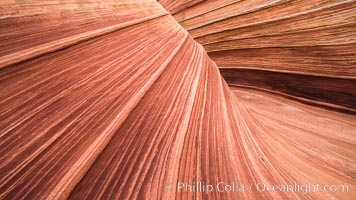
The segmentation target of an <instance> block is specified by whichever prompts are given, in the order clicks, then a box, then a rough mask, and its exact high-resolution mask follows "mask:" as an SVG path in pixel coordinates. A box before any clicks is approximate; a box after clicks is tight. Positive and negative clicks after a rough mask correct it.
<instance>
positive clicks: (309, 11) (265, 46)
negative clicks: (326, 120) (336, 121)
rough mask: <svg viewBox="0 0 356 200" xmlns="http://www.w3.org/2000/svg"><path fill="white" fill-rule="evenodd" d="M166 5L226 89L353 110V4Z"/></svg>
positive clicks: (166, 1)
mask: <svg viewBox="0 0 356 200" xmlns="http://www.w3.org/2000/svg"><path fill="white" fill-rule="evenodd" d="M160 2H161V3H162V5H163V6H165V7H166V8H167V9H168V10H170V11H171V12H172V13H173V14H174V17H175V18H176V19H177V21H178V22H179V23H180V24H181V25H182V26H183V27H184V28H185V29H187V30H188V31H189V33H190V34H191V35H192V36H193V38H195V40H196V41H197V42H199V43H201V44H202V45H203V46H204V47H205V49H206V51H207V52H208V54H209V57H210V58H212V59H213V60H214V61H215V62H216V64H217V65H218V67H219V68H220V71H221V72H222V75H223V76H224V78H225V79H226V81H227V83H228V84H230V85H235V86H243V87H249V88H255V89H261V90H267V91H272V92H275V93H278V94H282V95H285V96H288V97H291V98H295V99H298V100H301V101H304V102H307V103H311V104H313V105H320V106H324V107H325V106H326V107H329V108H331V109H338V110H341V111H343V112H353V113H354V112H355V96H356V90H355V89H353V86H354V85H356V67H355V66H356V59H355V58H356V53H355V52H356V34H355V32H356V24H355V19H356V3H355V1H354V0H351V1H348V0H342V1H340V0H337V1H335V0H326V1H324V0H312V1H305V0H287V1H285V0H267V1H266V0H257V1H252V0H242V1H241V0H219V1H209V0H207V1H187V0H181V1H171V0H160ZM336 96H337V98H335V97H336Z"/></svg>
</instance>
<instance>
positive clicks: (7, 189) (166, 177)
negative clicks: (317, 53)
mask: <svg viewBox="0 0 356 200" xmlns="http://www.w3.org/2000/svg"><path fill="white" fill-rule="evenodd" d="M199 2H200V1H190V2H189V3H188V4H185V3H184V2H182V1H175V2H174V3H172V2H171V3H170V4H169V6H170V7H167V5H168V4H164V2H161V3H162V4H163V5H164V6H166V8H167V9H170V8H172V9H175V12H176V13H177V14H176V15H175V17H176V18H177V19H178V16H179V13H181V12H179V11H180V10H182V9H183V10H184V9H186V11H187V12H188V11H189V8H191V9H194V7H192V6H193V5H194V4H196V5H200V4H197V3H199ZM214 2H215V1H204V2H202V3H201V4H202V5H205V6H206V8H214V7H216V4H215V3H214ZM221 2H225V3H226V4H229V2H230V3H231V5H233V4H234V3H233V1H221ZM246 2H247V1H246ZM166 3H169V2H166ZM342 5H343V4H342ZM0 6H1V7H0V13H1V17H0V56H1V57H0V85H1V87H0V97H1V98H0V138H1V139H0V199H64V198H68V199H176V198H177V199H203V198H204V199H205V198H209V199H236V198H245V199H266V198H267V199H286V198H301V199H310V198H330V199H332V198H337V199H351V198H352V197H353V196H354V195H355V185H356V182H355V174H356V172H355V169H356V168H355V167H356V157H355V144H356V141H355V132H356V127H355V122H356V118H355V116H354V115H348V114H342V113H338V112H334V111H330V110H325V109H321V108H315V107H312V106H309V105H305V104H301V103H298V102H295V101H292V100H288V99H285V98H283V97H281V96H277V95H272V94H270V93H266V92H262V91H256V90H251V89H241V88H240V87H233V86H231V88H230V87H229V86H228V85H227V84H226V82H225V80H224V79H223V78H222V76H221V75H220V72H219V69H218V67H217V66H216V64H215V63H214V62H213V61H212V60H211V59H210V58H209V56H208V54H207V53H206V52H205V50H204V48H203V47H202V46H201V45H200V44H198V43H196V42H195V41H194V40H193V39H192V38H191V37H190V36H189V34H188V32H187V31H186V30H184V29H183V28H182V27H181V26H180V25H179V24H178V23H177V22H176V20H175V19H174V18H173V17H172V16H171V15H170V14H169V13H168V12H167V11H166V10H165V9H164V8H163V7H162V6H161V5H160V4H158V3H157V2H156V1H150V0H123V1H119V2H118V1H109V0H108V1H101V0H87V1H85V2H84V1H83V2H82V1H74V0H72V1H65V2H62V1H45V2H43V1H31V0H28V1H21V2H18V3H14V2H13V1H2V2H1V3H0ZM251 6H252V5H251ZM218 7H219V6H218ZM227 8H228V6H227ZM347 8H348V7H347ZM231 9H235V7H231ZM198 11H199V10H198ZM200 12H201V10H200ZM172 13H174V12H172ZM206 19H209V18H206ZM178 21H179V20H178ZM192 35H193V36H194V37H196V35H195V34H193V33H192ZM350 38H351V39H352V37H351V36H350ZM198 41H199V40H198ZM205 46H206V45H205ZM350 48H353V47H350ZM207 49H208V48H207ZM264 50H266V49H264ZM208 51H209V50H208ZM234 51H235V50H234ZM209 54H211V53H209ZM215 59H216V58H215ZM218 63H219V62H218ZM345 63H346V62H345ZM220 64H221V63H220ZM292 68H293V67H291V68H288V70H289V69H292ZM295 69H299V68H298V67H295ZM310 70H313V69H310ZM352 70H353V69H352V68H350V69H349V70H347V68H345V74H347V73H346V72H348V75H345V77H342V78H345V80H349V78H350V77H351V79H352V77H353V75H354V74H353V71H352ZM260 71H261V70H260ZM260 71H258V72H256V77H254V75H253V74H254V73H255V72H254V73H250V74H248V73H249V71H243V73H247V74H246V75H244V77H245V78H246V79H244V80H242V81H245V80H247V81H249V80H251V81H250V82H251V83H252V82H254V81H256V79H257V80H258V78H260V77H263V76H265V74H262V75H259V74H258V73H260ZM226 72H229V71H226ZM226 72H224V71H223V74H225V76H226V77H227V78H228V81H229V82H233V81H236V80H237V79H235V73H236V72H235V71H232V72H231V73H230V72H229V73H226ZM326 73H329V72H325V74H326ZM231 74H232V75H231ZM229 75H231V76H232V78H231V79H229ZM329 75H333V71H332V70H331V72H330V74H329ZM271 77H272V76H271ZM308 77H309V76H308ZM325 77H329V76H325ZM342 78H339V77H336V79H337V80H339V79H340V80H341V79H342ZM273 80H274V79H272V80H271V82H273V83H274V81H273ZM285 80H287V82H289V81H288V80H289V78H286V79H285ZM342 80H344V79H342ZM258 81H259V80H258ZM328 81H329V80H328ZM250 82H248V83H250ZM236 84H238V83H236ZM290 84H291V86H288V87H297V86H298V84H297V86H293V84H294V83H293V82H290ZM318 84H319V83H317V84H316V85H317V86H320V85H318ZM340 84H343V83H340ZM348 84H349V82H348ZM268 85H271V84H270V83H268V84H267V83H266V84H265V85H263V86H260V85H257V86H258V87H266V86H268ZM254 86H255V85H254ZM277 86H278V84H277ZM277 86H274V87H273V88H272V89H274V88H275V87H277ZM288 87H287V88H286V89H285V88H281V89H278V90H280V91H282V92H284V91H283V90H282V89H285V90H286V91H287V92H291V90H288ZM311 87H312V86H311ZM315 87H316V86H315ZM335 87H337V86H335ZM347 87H349V88H347V89H350V91H351V95H352V94H354V93H352V92H354V90H353V89H352V88H351V85H350V86H347ZM312 88H314V87H312ZM312 88H311V89H309V88H308V89H307V90H308V91H310V90H312ZM319 89H320V91H324V90H323V88H319ZM318 91H319V90H318ZM325 91H326V90H325ZM294 92H295V94H293V95H295V96H303V95H305V93H303V92H302V93H301V94H300V91H297V90H295V91H294ZM298 92H299V93H298ZM338 92H339V90H338V89H337V88H336V89H335V94H336V95H338ZM327 94H329V93H327ZM323 98H324V97H323ZM349 98H352V96H351V97H348V96H347V98H346V99H344V98H341V99H339V100H338V101H337V103H335V102H332V103H335V104H338V105H341V106H343V107H350V106H349V105H350V104H349V102H350V101H349V100H350V99H349ZM316 100H319V99H316ZM334 101H336V100H334ZM339 102H340V103H339ZM345 102H346V103H345ZM350 108H351V107H350ZM352 108H353V107H352ZM196 182H204V183H209V184H217V183H219V182H224V183H231V182H236V183H239V184H240V185H244V186H246V188H245V190H244V191H243V192H219V191H217V190H214V191H212V192H211V193H206V192H197V191H196V192H191V191H184V190H178V189H177V185H178V184H179V183H190V184H193V183H196ZM259 182H264V183H269V184H293V183H294V182H298V183H301V184H306V183H308V182H311V183H314V184H317V183H318V184H335V185H341V184H347V185H348V192H335V193H321V192H311V193H306V194H305V193H303V192H260V191H258V190H257V189H256V187H255V186H256V184H257V183H259Z"/></svg>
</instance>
